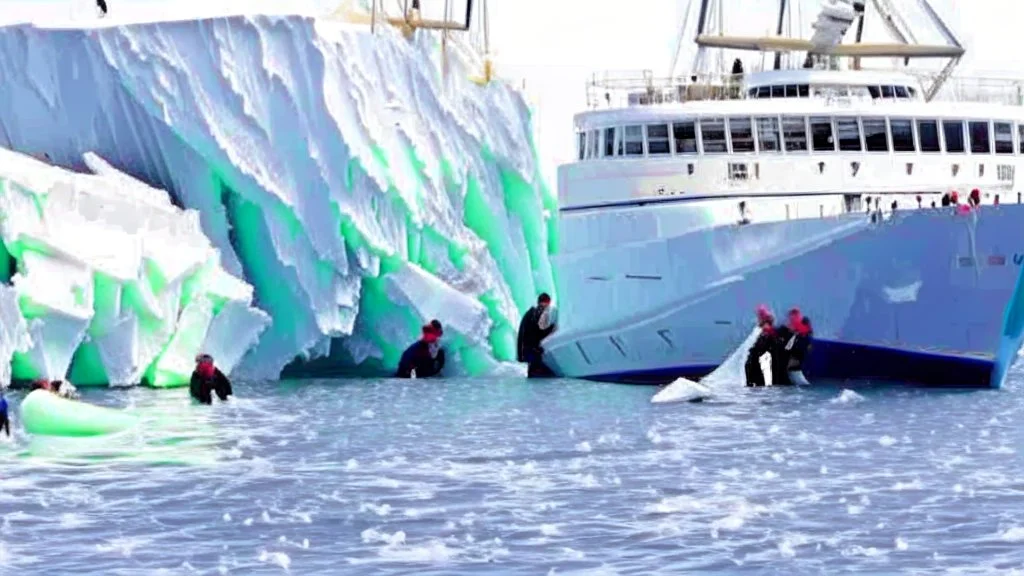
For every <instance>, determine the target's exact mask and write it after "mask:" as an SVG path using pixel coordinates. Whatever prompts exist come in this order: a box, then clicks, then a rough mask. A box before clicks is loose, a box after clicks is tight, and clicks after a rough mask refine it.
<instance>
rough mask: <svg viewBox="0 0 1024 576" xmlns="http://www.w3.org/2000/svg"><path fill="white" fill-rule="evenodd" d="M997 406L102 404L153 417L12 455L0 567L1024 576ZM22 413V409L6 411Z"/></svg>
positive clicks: (637, 397) (890, 394) (316, 389)
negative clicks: (1019, 575)
mask: <svg viewBox="0 0 1024 576" xmlns="http://www.w3.org/2000/svg"><path fill="white" fill-rule="evenodd" d="M1022 383H1024V377H1022V374H1021V372H1020V370H1017V371H1015V373H1014V374H1013V375H1012V376H1011V378H1010V382H1009V385H1008V387H1007V389H1005V390H1002V391H987V390H986V391H957V392H952V391H941V390H923V389H914V388H899V387H887V388H860V389H857V391H850V390H845V389H843V388H842V387H826V388H810V389H797V388H787V389H771V388H768V389H751V390H747V389H744V388H740V389H739V390H738V393H736V394H729V395H728V396H727V397H726V398H727V399H726V400H721V399H720V400H717V401H715V400H712V401H709V402H706V403H703V404H686V403H684V404H669V405H655V404H651V402H650V399H651V396H652V395H653V394H654V392H655V389H654V388H651V387H643V386H616V385H607V384H595V383H588V382H580V381H567V380H553V381H543V382H542V381H526V380H523V379H507V380H487V379H477V380H447V381H438V380H406V381H400V380H380V381H357V380H346V381H312V382H302V383H297V382H284V383H251V384H247V383H238V384H237V385H236V393H237V395H238V396H237V398H236V399H235V400H233V401H232V402H229V403H227V404H223V405H214V406H212V407H202V406H192V405H191V404H190V402H189V400H188V397H187V391H185V390H148V389H133V390H86V391H85V398H84V399H85V400H86V401H89V402H95V403H99V404H104V405H109V406H129V407H131V408H132V409H134V410H136V411H138V412H139V413H142V414H144V415H145V416H144V417H145V418H147V423H146V424H145V425H144V426H143V427H142V428H141V429H139V430H135V431H132V432H130V433H128V434H122V435H119V436H116V437H110V438H101V439H91V440H90V439H84V440H71V439H56V438H28V437H26V436H24V434H23V433H21V432H19V431H18V429H19V428H20V426H19V424H18V422H17V419H16V418H15V429H16V434H15V438H14V439H13V440H12V441H10V442H7V443H0V573H6V574H19V575H21V574H155V573H156V574H193V573H199V574H283V573H286V572H287V573H292V574H360V575H362V574H470V573H473V574H476V573H488V574H498V573H500V574H573V573H577V574H580V573H590V574H679V573H684V572H710V571H717V572H720V573H729V574H738V573H785V574H805V573H838V572H849V571H856V572H860V573H898V572H912V573H916V574H925V573H959V572H969V573H976V572H981V573H986V572H994V571H1003V570H1007V569H1018V570H1019V569H1022V568H1024V545H1022V544H1021V542H1022V541H1024V490H1022V488H1021V487H1022V484H1021V478H1024V460H1022V458H1021V456H1020V451H1021V450H1022V448H1024V428H1022V426H1021V425H1020V422H1021V421H1022V420H1024V396H1022V388H1024V386H1022ZM11 398H12V405H13V408H12V413H13V414H14V415H15V417H16V415H17V404H18V394H17V393H12V394H11Z"/></svg>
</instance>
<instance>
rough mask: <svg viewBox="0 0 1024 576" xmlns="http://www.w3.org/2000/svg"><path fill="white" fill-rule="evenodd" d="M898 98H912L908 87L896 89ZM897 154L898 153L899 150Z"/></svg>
mask: <svg viewBox="0 0 1024 576" xmlns="http://www.w3.org/2000/svg"><path fill="white" fill-rule="evenodd" d="M896 97H897V98H910V94H908V93H907V87H906V86H897V87H896ZM897 152H898V150H897Z"/></svg>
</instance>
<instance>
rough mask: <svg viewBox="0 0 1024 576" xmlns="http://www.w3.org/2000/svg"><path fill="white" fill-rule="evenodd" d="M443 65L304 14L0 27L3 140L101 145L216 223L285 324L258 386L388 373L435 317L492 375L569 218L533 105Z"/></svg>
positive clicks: (456, 355)
mask: <svg viewBox="0 0 1024 576" xmlns="http://www.w3.org/2000/svg"><path fill="white" fill-rule="evenodd" d="M439 54H440V51H439V48H438V41H437V39H436V37H434V36H431V35H430V33H428V32H426V31H418V32H417V33H416V34H415V35H414V37H413V38H411V39H406V38H404V37H403V36H402V35H400V34H399V33H398V32H397V31H395V30H392V29H389V28H387V27H379V28H378V31H377V34H376V35H374V34H371V33H370V31H369V29H368V27H366V26H353V25H346V24H342V23H339V22H333V21H326V20H315V19H312V18H307V17H300V16H289V17H267V16H236V17H225V18H215V19H209V20H193V21H179V22H166V23H139V24H132V25H126V26H113V27H83V26H81V25H76V26H64V27H61V28H56V27H54V28H42V27H35V26H32V25H18V26H11V27H6V28H0V85H2V86H3V89H2V90H0V144H4V145H8V146H10V147H12V148H14V149H16V150H21V151H26V152H31V153H42V152H46V153H48V154H49V155H50V156H51V157H52V158H53V159H54V160H55V161H56V162H57V163H59V164H62V165H64V166H68V167H75V168H81V163H80V161H79V158H80V157H81V153H83V152H85V151H88V150H95V151H96V152H97V153H99V154H100V155H102V156H103V157H105V158H107V159H108V160H109V161H110V162H111V163H112V164H113V165H114V166H116V167H117V168H118V169H120V170H122V171H125V172H127V173H130V174H132V175H133V176H135V177H137V178H139V179H141V180H144V181H146V182H148V183H149V184H151V185H153V186H156V187H160V188H164V189H167V190H170V191H171V193H172V195H173V197H174V200H175V201H176V202H178V203H180V204H181V205H183V206H185V207H187V208H190V209H195V210H198V212H199V213H200V214H201V223H202V229H203V230H204V232H205V233H206V235H207V236H208V237H209V238H210V239H211V240H212V242H213V243H214V245H215V246H216V247H217V248H218V249H219V250H220V251H221V254H222V257H223V262H224V266H225V267H226V268H227V270H228V271H229V272H231V273H234V274H238V275H243V276H244V278H245V279H246V280H247V281H248V282H250V283H251V284H252V285H253V286H254V287H255V304H256V305H257V306H258V307H259V308H260V309H262V310H265V311H267V312H268V313H269V314H270V316H271V317H272V318H273V322H272V324H271V325H270V326H269V328H267V330H266V331H265V332H264V333H263V334H262V336H261V337H260V339H259V343H258V344H257V345H256V346H255V347H254V348H253V349H252V350H251V351H250V352H249V353H248V354H247V355H246V356H245V357H244V358H243V359H242V360H241V364H240V366H239V371H241V372H242V373H244V374H246V375H250V376H259V377H275V376H278V374H279V373H280V371H281V370H282V368H284V367H285V366H288V365H290V366H289V368H290V370H293V371H295V372H301V371H302V370H303V369H304V368H313V367H316V368H317V369H318V370H326V371H333V370H341V369H349V368H353V367H356V368H366V369H368V370H370V371H373V370H379V371H383V370H390V369H393V367H394V366H395V365H396V364H397V360H398V356H399V355H400V353H401V350H402V349H403V348H404V346H405V345H406V344H407V343H408V342H409V341H411V340H412V339H413V338H414V337H415V336H416V334H417V332H418V327H419V326H420V325H421V324H422V323H423V322H424V321H426V320H429V319H430V318H438V319H440V320H441V321H442V322H443V323H444V324H445V326H446V329H445V341H446V345H447V346H448V348H449V355H448V357H449V358H450V359H452V360H453V362H451V363H452V364H453V369H454V371H465V372H468V373H481V372H485V371H488V370H490V369H492V368H494V367H495V366H496V361H509V360H514V328H515V326H516V323H517V321H518V316H519V314H520V312H522V311H523V310H525V308H526V307H527V306H529V305H530V303H531V302H532V301H533V299H534V298H535V297H536V294H537V293H538V292H539V291H542V290H544V291H548V292H553V289H554V281H553V278H552V271H551V266H550V263H549V254H550V252H551V251H552V250H553V247H554V245H555V237H554V230H555V221H554V218H555V213H556V206H555V200H554V198H553V196H552V195H551V194H550V193H549V192H548V191H547V190H546V189H545V188H544V187H543V185H542V183H541V181H540V179H539V177H538V174H539V172H538V169H537V161H536V158H535V154H534V147H533V144H532V129H531V118H530V112H529V109H528V107H527V106H526V104H525V103H524V101H523V99H522V98H521V96H520V95H519V93H518V92H517V91H515V90H514V89H513V88H511V87H509V86H507V85H506V84H504V83H502V82H491V83H489V84H487V85H482V86H481V85H477V84H475V83H473V82H472V81H470V80H469V77H470V76H471V75H472V71H469V70H465V69H464V68H463V66H462V64H461V63H460V62H458V61H457V60H451V61H449V63H448V70H447V73H446V74H442V65H441V59H440V58H439ZM200 316H201V314H200ZM225 325H226V323H225ZM60 337H61V338H63V337H64V336H60ZM296 358H299V361H297V362H296V361H295V360H296ZM313 359H317V360H316V361H315V362H312V360H313Z"/></svg>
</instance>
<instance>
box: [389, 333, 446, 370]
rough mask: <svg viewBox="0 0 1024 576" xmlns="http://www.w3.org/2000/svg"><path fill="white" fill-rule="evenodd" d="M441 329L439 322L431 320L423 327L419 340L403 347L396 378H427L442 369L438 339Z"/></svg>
mask: <svg viewBox="0 0 1024 576" xmlns="http://www.w3.org/2000/svg"><path fill="white" fill-rule="evenodd" d="M442 333H443V330H442V328H441V323H440V322H438V321H437V320H432V321H431V322H430V324H427V325H425V326H424V327H423V335H422V336H421V337H420V339H419V340H417V341H416V342H414V343H413V344H412V345H411V346H409V347H408V348H406V349H405V352H403V353H402V358H401V359H400V360H399V361H398V372H397V373H396V374H395V377H396V378H412V377H413V374H415V375H416V376H415V377H416V378H429V377H431V376H437V375H438V374H440V373H441V370H443V369H444V361H445V356H444V348H441V344H440V343H439V342H438V340H439V339H440V337H441V334H442Z"/></svg>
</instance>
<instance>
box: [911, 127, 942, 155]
mask: <svg viewBox="0 0 1024 576" xmlns="http://www.w3.org/2000/svg"><path fill="white" fill-rule="evenodd" d="M917 138H918V140H920V141H921V152H942V146H941V145H940V144H939V124H938V122H936V121H935V120H918V121H917Z"/></svg>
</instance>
